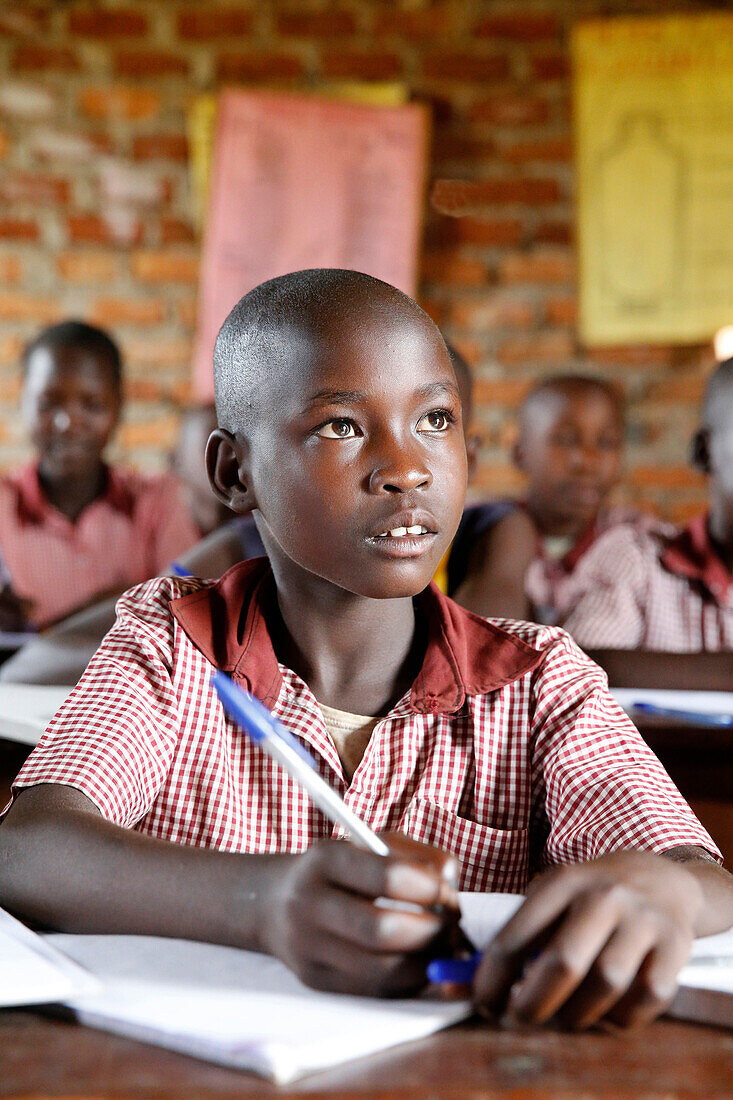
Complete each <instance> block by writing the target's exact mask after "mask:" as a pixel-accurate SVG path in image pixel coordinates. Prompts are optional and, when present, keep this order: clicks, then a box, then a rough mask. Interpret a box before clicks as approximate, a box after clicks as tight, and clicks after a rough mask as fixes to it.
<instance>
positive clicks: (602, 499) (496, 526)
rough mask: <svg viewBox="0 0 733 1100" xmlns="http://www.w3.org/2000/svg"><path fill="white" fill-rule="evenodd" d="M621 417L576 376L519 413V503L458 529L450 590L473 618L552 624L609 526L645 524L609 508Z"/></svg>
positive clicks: (541, 388)
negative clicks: (522, 490) (522, 484)
mask: <svg viewBox="0 0 733 1100" xmlns="http://www.w3.org/2000/svg"><path fill="white" fill-rule="evenodd" d="M623 440H624V410H623V404H622V401H621V398H620V396H619V394H618V392H617V391H616V389H615V388H614V387H613V386H611V385H609V384H608V383H606V382H603V381H601V380H599V379H594V378H585V377H582V376H579V375H561V376H559V377H556V378H549V379H546V380H545V381H543V382H540V383H539V384H538V385H537V386H535V387H534V389H533V390H532V391H531V392H530V394H529V395H528V396H527V398H526V399H525V401H524V403H523V404H522V406H521V408H520V411H519V434H518V438H517V442H516V444H515V446H514V452H513V457H514V462H515V464H516V465H517V466H518V468H519V469H520V470H521V471H522V473H523V474H524V475H525V477H526V479H527V492H526V496H525V499H524V500H523V501H522V502H521V503H519V504H518V505H517V504H516V503H515V504H514V505H512V503H511V502H503V503H502V504H499V505H497V506H495V507H496V508H498V511H496V512H495V513H494V514H493V515H492V513H491V512H490V511H488V510H486V511H485V512H484V514H483V515H481V514H477V515H472V514H471V510H470V509H469V510H468V514H467V516H466V518H465V521H464V524H463V528H462V530H460V531H459V533H458V536H457V538H456V543H455V546H454V551H453V570H452V577H451V584H450V587H449V591H450V592H451V595H453V597H454V599H456V600H457V601H458V602H459V603H461V604H463V606H464V607H467V608H469V609H470V610H471V611H475V612H476V613H477V614H480V615H496V616H506V617H508V618H516V619H531V620H532V621H534V622H543V623H553V622H557V621H558V616H559V614H560V607H561V606H562V605H563V591H564V588H565V586H566V584H567V582H568V580H569V578H570V577H571V576H572V574H573V572H574V570H575V569H576V568H577V567H578V564H579V562H580V561H581V560H582V558H583V556H584V555H585V554H586V553H587V552H588V550H589V549H590V547H591V546H592V545H593V544H594V542H595V541H596V539H597V538H598V537H599V536H600V535H601V534H602V533H603V532H604V531H605V530H607V529H608V528H609V527H612V526H615V525H616V524H618V523H621V522H629V521H633V522H635V523H640V524H644V523H649V522H651V521H650V520H649V519H648V517H647V518H645V517H641V516H640V515H638V513H635V512H632V511H630V510H629V509H622V508H612V507H609V497H610V495H611V492H612V491H613V489H614V488H615V487H616V485H617V484H618V481H619V478H620V476H621V463H622V456H623Z"/></svg>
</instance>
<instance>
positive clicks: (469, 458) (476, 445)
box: [466, 432, 481, 485]
mask: <svg viewBox="0 0 733 1100" xmlns="http://www.w3.org/2000/svg"><path fill="white" fill-rule="evenodd" d="M480 447H481V436H480V435H479V433H478V432H469V434H468V435H467V436H466V465H467V467H468V484H469V485H470V484H471V482H472V481H473V478H474V475H475V473H476V467H477V466H478V453H479V449H480Z"/></svg>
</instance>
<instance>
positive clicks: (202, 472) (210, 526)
mask: <svg viewBox="0 0 733 1100" xmlns="http://www.w3.org/2000/svg"><path fill="white" fill-rule="evenodd" d="M215 427H216V409H215V408H214V406H213V404H208V405H189V406H188V407H187V408H185V409H184V410H183V412H182V414H181V422H180V424H179V427H178V437H177V439H176V445H175V447H174V449H173V452H172V454H171V456H170V471H171V473H172V474H173V476H174V477H175V478H176V479H177V480H178V482H179V484H180V486H181V488H182V490H183V494H184V498H185V500H186V504H187V505H188V510H189V512H190V514H191V516H192V517H193V520H194V522H195V524H196V527H197V528H198V533H199V535H201V536H202V537H205V536H206V535H209V534H211V532H212V531H217V530H218V529H219V528H220V527H221V525H222V524H223V523H226V522H227V521H228V520H230V519H231V514H230V512H229V509H228V508H227V507H226V506H225V505H224V504H222V502H221V501H220V500H217V498H216V497H215V496H214V494H213V493H212V491H211V486H210V485H209V479H208V478H207V476H206V467H205V465H204V451H205V450H206V441H207V439H208V438H209V436H210V435H211V433H212V432H213V430H214V428H215Z"/></svg>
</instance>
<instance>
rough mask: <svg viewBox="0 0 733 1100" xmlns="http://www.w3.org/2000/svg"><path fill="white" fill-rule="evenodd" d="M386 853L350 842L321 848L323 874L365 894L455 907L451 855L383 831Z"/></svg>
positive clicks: (428, 905)
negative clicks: (377, 852) (386, 847)
mask: <svg viewBox="0 0 733 1100" xmlns="http://www.w3.org/2000/svg"><path fill="white" fill-rule="evenodd" d="M384 839H385V840H386V841H387V843H388V844H389V846H390V850H391V851H390V855H388V856H376V855H374V854H373V853H372V852H367V851H364V850H363V849H360V848H356V847H354V846H353V845H351V844H329V845H324V846H323V847H322V848H321V853H322V862H323V873H324V878H325V879H326V880H327V881H328V882H331V883H333V884H334V885H335V886H339V887H341V888H342V889H345V890H351V891H353V892H355V893H359V894H362V895H363V896H364V897H367V898H378V897H385V898H393V899H394V900H396V901H406V902H410V903H411V904H413V905H420V906H423V907H425V908H431V907H437V906H439V905H442V906H445V907H447V908H451V909H457V908H458V895H457V893H456V890H455V887H454V885H453V883H454V882H455V878H456V877H457V873H458V869H457V864H456V861H455V859H453V858H452V857H449V856H448V855H446V854H445V853H444V852H440V851H438V849H437V848H431V847H430V846H429V845H427V844H419V843H418V842H417V841H412V840H409V839H408V838H407V837H403V836H401V835H399V834H394V833H393V834H389V833H388V834H385V836H384Z"/></svg>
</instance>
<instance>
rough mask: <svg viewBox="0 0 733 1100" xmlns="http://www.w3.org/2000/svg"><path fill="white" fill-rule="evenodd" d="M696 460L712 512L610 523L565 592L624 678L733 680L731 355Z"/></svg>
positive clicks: (583, 627)
mask: <svg viewBox="0 0 733 1100" xmlns="http://www.w3.org/2000/svg"><path fill="white" fill-rule="evenodd" d="M692 458H693V462H694V464H695V465H696V466H697V468H698V469H699V470H701V471H702V472H703V473H705V474H706V475H707V477H708V485H709V498H710V502H709V509H708V511H707V513H704V514H701V515H698V516H695V517H694V519H692V520H691V522H690V523H689V524H687V526H686V527H683V528H681V529H680V528H674V527H672V526H667V527H664V528H660V529H659V530H657V531H640V530H639V529H637V528H635V527H631V526H628V525H623V526H620V527H617V528H615V529H614V530H613V531H609V532H608V533H607V534H606V535H604V536H603V538H602V539H599V541H598V543H597V544H596V545H595V546H594V547H593V550H592V551H590V552H589V553H588V555H587V556H586V558H585V560H584V561H583V562H582V564H581V566H580V567H579V569H578V571H577V574H576V576H575V577H574V578H573V581H572V583H571V584H570V585H569V586H568V588H567V591H566V593H565V602H566V605H567V606H566V609H565V615H564V617H563V626H564V627H565V628H566V630H568V631H569V632H570V633H571V634H572V635H573V637H574V638H575V639H576V640H577V642H578V644H579V645H582V646H583V648H584V649H586V650H592V651H593V655H594V657H595V659H596V660H597V661H598V662H599V663H600V664H602V665H603V667H604V668H605V669H606V670H607V672H608V675H609V678H611V680H612V682H613V683H615V684H617V685H621V684H626V685H629V686H631V687H643V686H646V685H648V686H651V687H670V688H693V689H694V688H702V689H705V688H706V689H708V690H719V691H729V690H730V688H731V684H733V359H729V360H727V362H724V363H720V364H719V365H718V366H717V368H716V369H715V371H713V373H712V375H711V376H710V378H709V380H708V384H707V387H706V392H705V400H704V402H703V409H702V424H701V426H700V428H699V429H698V431H697V432H696V433H695V436H694V439H693V443H692Z"/></svg>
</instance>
